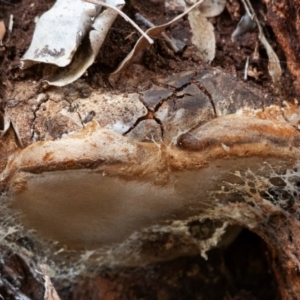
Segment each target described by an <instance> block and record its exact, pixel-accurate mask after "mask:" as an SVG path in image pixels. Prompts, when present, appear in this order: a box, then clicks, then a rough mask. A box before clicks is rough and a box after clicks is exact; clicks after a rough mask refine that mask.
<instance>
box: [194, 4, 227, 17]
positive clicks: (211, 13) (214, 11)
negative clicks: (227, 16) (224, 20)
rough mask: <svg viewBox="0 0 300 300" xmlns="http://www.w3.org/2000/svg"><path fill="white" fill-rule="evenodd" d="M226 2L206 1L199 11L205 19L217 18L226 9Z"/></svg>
mask: <svg viewBox="0 0 300 300" xmlns="http://www.w3.org/2000/svg"><path fill="white" fill-rule="evenodd" d="M225 4H226V0H204V1H203V3H202V4H201V5H200V6H199V10H200V11H201V13H202V15H203V16H205V17H216V16H218V15H219V14H221V13H222V11H223V10H224V8H225Z"/></svg>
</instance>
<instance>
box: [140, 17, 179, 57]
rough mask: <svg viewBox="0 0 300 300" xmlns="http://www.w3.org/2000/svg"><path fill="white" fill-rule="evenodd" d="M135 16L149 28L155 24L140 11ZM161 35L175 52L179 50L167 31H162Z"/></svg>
mask: <svg viewBox="0 0 300 300" xmlns="http://www.w3.org/2000/svg"><path fill="white" fill-rule="evenodd" d="M135 18H136V19H137V20H138V21H140V22H142V23H143V24H144V25H145V26H146V27H148V28H153V27H154V26H155V25H154V24H153V23H151V22H150V21H149V20H147V19H146V18H145V17H144V16H142V15H141V14H140V13H136V14H135ZM161 36H162V37H163V38H164V39H165V40H166V42H167V43H168V45H169V46H170V47H171V49H173V51H174V52H175V53H177V52H179V49H178V48H177V46H176V45H175V44H174V43H173V41H172V40H171V39H170V38H169V37H168V36H167V34H166V33H165V32H162V33H161Z"/></svg>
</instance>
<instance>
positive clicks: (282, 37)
mask: <svg viewBox="0 0 300 300" xmlns="http://www.w3.org/2000/svg"><path fill="white" fill-rule="evenodd" d="M265 3H266V6H267V19H268V23H269V24H270V26H271V27H272V29H273V32H274V34H275V37H276V39H277V41H278V43H279V45H280V47H281V48H282V50H283V52H284V54H285V57H286V63H287V67H288V69H289V71H290V73H291V74H292V76H294V88H295V90H296V91H297V95H299V93H300V85H299V80H300V56H299V44H300V13H299V11H300V4H299V2H298V1H269V0H265Z"/></svg>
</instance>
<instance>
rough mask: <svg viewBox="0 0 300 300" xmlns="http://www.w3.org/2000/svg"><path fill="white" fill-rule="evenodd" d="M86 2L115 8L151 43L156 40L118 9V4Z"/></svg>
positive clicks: (96, 0)
mask: <svg viewBox="0 0 300 300" xmlns="http://www.w3.org/2000/svg"><path fill="white" fill-rule="evenodd" d="M83 1H85V2H89V3H92V4H95V5H99V6H104V7H106V8H111V9H114V10H115V11H117V12H118V13H119V15H120V16H122V17H123V18H124V19H125V20H126V21H127V22H129V23H130V24H131V25H132V26H133V27H134V28H135V29H136V30H138V31H139V32H140V33H141V35H142V36H143V37H144V38H145V39H147V41H148V42H149V43H150V44H153V43H154V41H153V40H152V39H151V38H150V37H149V36H148V35H147V34H146V33H145V32H144V31H143V30H142V29H141V28H140V27H139V26H138V25H137V24H136V23H135V22H134V21H132V20H131V19H130V18H129V17H128V16H127V15H126V14H124V13H123V12H122V11H121V10H120V9H118V8H117V7H116V6H112V5H109V4H106V3H104V2H102V1H99V0H83Z"/></svg>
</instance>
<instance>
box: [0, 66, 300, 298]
mask: <svg viewBox="0 0 300 300" xmlns="http://www.w3.org/2000/svg"><path fill="white" fill-rule="evenodd" d="M74 87H75V90H76V86H74ZM74 87H73V89H71V88H70V87H69V88H64V89H61V88H50V89H45V90H44V91H43V93H42V94H41V93H40V94H38V93H34V92H31V93H30V90H28V83H26V82H22V83H17V84H16V86H15V87H14V89H13V90H12V91H11V92H10V93H8V94H7V110H6V114H7V116H8V117H9V118H10V120H11V122H13V124H14V128H15V129H16V130H17V132H18V139H19V140H20V141H21V144H22V145H23V147H24V148H23V149H21V148H20V146H17V145H18V143H17V141H15V145H16V146H15V148H11V146H10V149H12V150H10V152H7V154H6V156H2V158H1V160H2V161H1V165H2V166H3V167H2V173H1V186H2V189H3V190H6V194H7V195H8V199H10V200H9V201H11V200H12V201H13V202H12V203H13V209H16V208H17V209H18V210H20V211H21V212H22V214H21V215H20V216H17V217H16V221H17V222H21V223H22V224H24V226H25V227H26V226H27V227H28V228H34V229H35V230H37V232H38V233H39V234H41V235H43V236H44V237H45V238H51V239H53V240H58V241H60V242H61V243H63V244H65V243H66V244H68V245H69V246H70V247H71V248H72V247H75V248H78V247H79V248H80V247H89V248H90V249H96V248H98V250H97V251H98V253H99V254H98V255H100V256H101V264H104V265H106V264H108V265H109V264H111V263H114V264H116V263H117V264H118V265H120V266H144V265H147V264H149V263H155V262H158V261H165V260H170V259H173V258H176V257H179V256H181V255H187V254H188V255H194V254H196V253H197V252H198V251H200V253H201V255H202V256H203V257H206V252H207V251H208V250H210V249H212V248H214V247H220V246H221V245H228V244H230V242H231V241H232V240H233V239H234V238H235V237H236V235H237V234H238V232H239V230H237V228H248V229H249V230H251V231H253V232H255V233H256V234H258V235H259V236H260V237H261V238H262V239H263V240H264V241H265V242H266V243H267V245H268V246H269V248H270V249H271V250H272V257H271V258H270V259H271V261H272V268H273V272H274V274H275V275H276V278H277V281H278V283H279V289H280V293H281V295H282V297H285V298H295V299H296V297H297V295H298V294H299V292H300V290H299V284H298V275H297V272H298V271H297V270H298V268H299V267H298V266H299V259H298V254H297V244H298V237H297V236H298V235H299V234H298V231H299V228H298V227H299V220H298V202H297V201H298V197H299V191H298V183H299V180H300V177H299V175H298V173H299V169H298V165H297V161H298V160H299V157H300V151H299V144H300V133H299V131H298V129H297V124H298V120H299V112H298V110H297V106H296V105H293V104H292V103H281V100H280V98H276V97H275V96H271V95H267V94H264V93H263V92H262V91H261V90H260V89H258V88H256V87H254V86H251V85H248V84H245V83H243V82H241V81H239V80H238V79H236V78H233V77H231V76H228V75H226V74H225V73H223V72H221V71H217V70H214V69H205V70H202V71H188V72H182V73H178V74H174V75H173V76H171V77H168V78H157V80H156V83H155V84H153V85H152V86H151V87H150V88H149V89H148V90H146V91H143V92H141V93H132V94H124V95H123V94H119V95H111V94H105V95H104V94H101V93H99V92H97V91H88V92H87V93H86V94H85V95H80V94H79V92H78V93H74ZM37 90H38V89H37V87H36V86H35V85H34V84H33V85H32V86H31V91H37ZM80 90H81V91H82V86H81V88H80ZM68 91H72V92H73V94H70V93H69V92H68ZM126 107H127V109H125V108H126ZM128 107H129V108H130V109H128ZM91 111H92V112H93V113H91ZM88 116H90V117H89V118H88ZM133 132H134V134H133ZM11 139H13V140H16V139H17V137H16V136H15V135H14V136H13V138H11ZM11 139H10V142H9V143H10V145H11ZM3 142H4V143H8V142H7V141H6V140H5V139H4V140H3ZM14 149H15V150H14ZM9 154H10V155H9ZM4 166H5V167H4ZM276 180H277V181H280V183H279V184H277V183H274V181H276ZM272 182H273V183H272ZM116 189H117V190H116ZM116 191H117V192H116ZM141 199H143V201H142V202H141ZM118 207H122V210H121V211H119V210H118V209H117V208H118ZM83 208H84V210H83ZM205 220H213V221H214V224H218V225H217V226H215V227H214V228H210V230H212V234H211V235H210V236H209V237H205V238H195V237H193V236H192V235H191V231H190V229H189V228H190V227H189V226H190V224H191V223H192V222H195V221H201V222H204V223H205ZM162 221H163V222H164V224H165V225H159V224H162V223H161V222H162ZM203 226H204V225H203ZM209 226H211V225H209ZM232 228H233V229H232ZM136 231H137V232H139V233H138V234H137V233H136ZM225 233H226V234H227V235H228V237H226V238H225V237H224V238H222V236H223V235H224V234H225ZM153 236H156V238H158V241H159V240H160V237H164V238H161V242H158V245H157V246H156V248H155V250H154V249H153V248H152V247H150V248H149V247H146V246H145V245H147V244H148V243H149V241H148V239H149V238H150V237H151V239H153ZM165 236H169V238H170V237H171V236H172V237H173V239H175V240H176V241H177V242H176V243H175V244H174V243H172V244H169V246H168V247H167V248H166V245H165V242H163V241H164V240H165ZM282 241H284V242H282ZM115 243H118V244H115ZM108 246H109V247H110V248H109V249H110V250H109V251H108V252H107V251H106V250H105V251H104V250H101V249H107V247H108ZM99 247H100V248H99ZM101 247H104V248H101ZM99 249H100V250H99ZM94 254H95V255H96V256H97V253H94V252H91V255H94ZM87 259H88V258H87Z"/></svg>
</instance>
